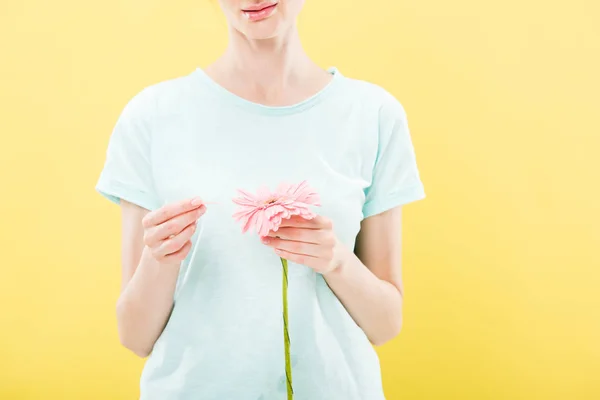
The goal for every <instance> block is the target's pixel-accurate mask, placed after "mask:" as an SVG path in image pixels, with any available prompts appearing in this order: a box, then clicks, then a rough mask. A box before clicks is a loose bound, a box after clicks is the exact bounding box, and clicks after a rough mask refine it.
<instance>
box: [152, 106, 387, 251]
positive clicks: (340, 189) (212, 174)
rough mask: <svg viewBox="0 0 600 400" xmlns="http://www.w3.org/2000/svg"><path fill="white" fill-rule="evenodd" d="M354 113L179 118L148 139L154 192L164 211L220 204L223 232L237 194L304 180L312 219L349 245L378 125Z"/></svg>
mask: <svg viewBox="0 0 600 400" xmlns="http://www.w3.org/2000/svg"><path fill="white" fill-rule="evenodd" d="M359 111H361V110H352V109H348V108H340V109H337V108H333V109H331V110H329V112H328V113H327V115H325V116H324V115H323V114H322V113H310V112H308V113H302V114H297V115H289V116H285V117H274V116H256V115H253V114H244V113H238V114H236V113H234V112H232V111H231V110H229V109H227V110H219V109H216V108H215V109H211V110H205V111H204V112H197V111H192V110H183V111H182V112H181V113H180V114H176V115H172V116H170V117H168V118H164V119H163V120H162V121H161V123H160V124H159V129H158V131H157V132H154V135H153V142H152V152H151V157H152V160H151V161H152V166H153V177H154V184H155V188H156V191H157V193H158V195H159V196H160V197H161V200H162V201H163V203H169V202H172V201H176V200H179V199H185V198H189V197H193V196H200V197H202V198H203V199H204V200H205V201H207V202H216V203H218V207H214V209H215V210H216V211H215V212H214V213H213V214H212V218H213V219H214V221H213V224H214V225H215V227H216V226H220V227H221V228H222V227H223V226H228V225H223V221H225V220H227V221H230V220H231V214H232V213H233V211H234V204H233V203H232V202H231V199H232V198H233V197H234V196H235V195H236V190H237V189H238V188H241V189H245V190H248V191H252V192H254V191H256V190H257V189H258V187H259V186H262V185H267V186H268V187H269V188H271V189H274V188H275V187H276V186H277V185H278V184H279V183H280V182H289V183H297V182H300V181H302V180H307V181H308V182H309V184H310V185H311V186H312V187H314V188H315V189H316V190H317V191H318V193H319V194H320V195H321V199H322V207H320V208H319V209H318V212H319V213H320V214H322V215H325V216H327V217H329V218H331V219H332V220H333V222H334V226H335V227H336V230H338V231H339V232H338V235H340V237H342V238H343V239H344V240H345V241H348V243H349V244H351V243H353V240H354V237H355V236H356V233H358V230H359V228H360V221H361V220H362V206H363V204H364V189H365V188H366V187H368V186H369V184H370V183H371V173H372V169H373V165H374V162H375V157H376V153H377V132H376V129H377V124H376V122H375V121H372V120H370V119H369V118H365V116H364V113H363V112H359ZM207 215H208V214H207ZM228 223H229V222H228Z"/></svg>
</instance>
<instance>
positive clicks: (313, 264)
mask: <svg viewBox="0 0 600 400" xmlns="http://www.w3.org/2000/svg"><path fill="white" fill-rule="evenodd" d="M275 254H277V255H278V256H279V257H281V258H284V259H286V260H288V261H290V262H293V263H294V264H300V265H306V266H307V267H310V268H317V267H318V266H319V259H318V258H316V257H312V256H308V255H305V254H296V253H292V252H289V251H285V250H280V249H275Z"/></svg>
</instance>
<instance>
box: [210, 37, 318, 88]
mask: <svg viewBox="0 0 600 400" xmlns="http://www.w3.org/2000/svg"><path fill="white" fill-rule="evenodd" d="M229 35H230V40H229V46H228V47H227V50H226V51H225V53H224V54H223V57H222V58H221V60H220V61H221V62H220V63H219V64H220V67H221V68H224V70H225V71H228V72H229V73H231V74H233V75H235V76H237V77H238V78H239V79H240V80H241V81H243V82H246V83H250V84H251V85H252V86H255V87H256V88H257V89H262V90H261V91H266V92H269V91H272V90H278V89H282V88H284V87H286V86H289V85H290V84H292V85H293V84H294V82H297V81H299V80H302V79H304V78H306V77H307V75H309V74H314V71H315V69H314V68H315V67H316V65H314V64H313V63H312V61H311V60H310V59H309V58H308V56H307V55H306V53H305V52H304V49H303V48H302V44H301V42H300V37H299V35H298V31H297V29H296V27H295V26H294V27H292V28H290V29H289V30H288V31H287V32H285V33H282V34H281V35H278V36H277V37H276V38H272V39H264V40H251V39H248V38H247V37H245V36H244V35H243V34H242V33H240V32H238V31H237V30H235V29H230V33H229ZM317 68H318V67H317Z"/></svg>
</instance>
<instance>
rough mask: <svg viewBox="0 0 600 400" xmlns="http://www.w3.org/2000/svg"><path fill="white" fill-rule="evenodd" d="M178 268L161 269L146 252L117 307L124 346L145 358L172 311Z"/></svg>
mask: <svg viewBox="0 0 600 400" xmlns="http://www.w3.org/2000/svg"><path fill="white" fill-rule="evenodd" d="M178 274H179V267H178V266H176V265H168V266H165V265H161V264H159V263H158V262H157V261H156V260H155V259H154V258H152V256H151V255H150V252H149V251H148V250H147V248H145V249H144V251H143V253H142V257H141V259H140V263H139V266H138V268H137V269H136V271H135V273H134V275H133V277H132V278H131V280H130V281H129V282H128V284H127V286H126V287H125V289H124V290H123V292H122V293H121V296H120V297H119V301H118V303H117V323H118V328H119V337H120V339H121V343H122V344H123V345H124V346H125V347H127V348H128V349H130V350H131V351H133V352H134V353H136V354H137V355H139V356H140V357H146V356H147V355H148V354H150V352H151V351H152V347H153V346H154V343H155V342H156V340H157V339H158V337H159V336H160V334H161V333H162V331H163V329H164V327H165V325H166V323H167V320H168V319H169V316H170V314H171V310H172V308H173V296H174V293H175V286H176V283H177V276H178Z"/></svg>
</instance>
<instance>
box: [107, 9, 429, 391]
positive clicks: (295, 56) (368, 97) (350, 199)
mask: <svg viewBox="0 0 600 400" xmlns="http://www.w3.org/2000/svg"><path fill="white" fill-rule="evenodd" d="M303 3H304V1H303V0H279V1H274V0H271V1H269V2H260V3H259V2H257V1H252V0H220V5H221V7H222V9H223V10H224V12H225V15H226V17H227V21H228V24H229V34H230V42H229V46H228V48H227V50H226V51H225V53H224V54H223V56H222V57H221V58H219V59H218V60H217V61H216V62H215V63H214V64H212V65H210V66H208V67H207V68H205V69H197V70H195V71H193V72H192V73H191V74H189V75H187V76H184V77H181V78H178V79H174V80H170V81H166V82H162V83H159V84H156V85H153V86H150V87H148V88H146V89H144V90H143V91H142V92H141V93H139V94H138V95H137V96H135V97H134V98H133V99H132V100H131V101H130V102H129V103H128V105H127V106H126V107H125V109H124V111H123V113H122V115H121V116H120V118H119V120H118V122H117V125H116V127H115V129H114V132H113V134H112V137H111V140H110V144H109V148H108V152H107V160H106V164H105V167H104V170H103V171H102V174H101V177H100V179H99V182H98V185H97V189H98V191H99V192H100V193H102V194H103V195H105V196H106V197H108V198H109V199H111V200H112V201H114V202H117V203H120V205H121V209H122V218H123V223H122V240H123V244H122V248H123V260H122V261H123V276H122V278H123V286H122V293H121V295H120V298H119V301H118V306H117V316H118V326H119V334H120V338H121V341H122V343H123V345H124V346H126V347H127V348H129V349H131V350H132V351H133V352H135V353H136V354H137V355H139V356H142V357H146V356H148V355H149V356H150V357H149V359H148V361H147V363H146V366H145V368H144V371H143V374H142V379H141V398H142V399H160V400H165V399H168V400H177V399H186V400H187V399H203V400H209V399H214V400H246V399H247V400H258V399H263V400H270V399H281V398H285V391H286V385H285V374H284V357H283V339H282V318H281V275H280V274H281V265H280V263H279V256H282V257H284V258H287V259H288V260H289V262H290V272H289V316H290V322H289V325H290V326H289V330H290V332H289V335H290V340H291V347H292V366H293V386H294V391H295V398H296V399H297V400H337V399H340V400H351V399H356V400H359V399H360V400H365V399H374V400H376V399H383V398H384V395H383V390H382V385H381V376H380V371H379V362H378V359H377V356H376V353H375V352H374V350H373V347H372V346H371V344H375V345H381V344H382V343H385V342H387V341H388V340H390V339H392V338H393V337H394V336H396V335H397V334H398V332H399V330H400V326H401V320H402V319H401V306H402V281H401V274H400V215H401V206H402V205H403V204H406V203H408V202H411V201H415V200H418V199H421V198H423V197H424V192H423V187H422V185H421V182H420V179H419V174H418V171H417V167H416V163H415V156H414V152H413V147H412V144H411V139H410V136H409V132H408V128H407V122H406V118H405V113H404V111H403V108H402V106H401V105H400V104H399V103H398V102H397V101H396V100H395V99H394V98H393V97H392V96H391V95H390V94H388V93H387V92H386V91H384V90H383V89H381V88H379V87H377V86H375V85H373V84H370V83H367V82H363V81H359V80H354V79H350V78H347V77H344V76H343V75H342V74H341V73H340V72H339V71H337V70H336V69H334V68H332V69H330V70H328V71H324V70H322V69H321V68H319V67H318V66H317V65H316V64H315V63H314V62H312V61H311V60H310V59H309V57H308V56H307V55H306V53H305V52H304V51H303V50H302V47H301V44H300V40H299V37H298V31H297V28H296V22H295V21H296V17H297V16H298V14H299V12H300V10H301V8H302V6H303ZM303 180H307V181H308V182H309V184H310V185H311V186H312V187H313V188H315V189H316V191H317V192H318V193H319V194H320V196H321V203H322V207H320V208H318V209H315V211H317V212H318V213H319V216H318V217H317V218H316V219H314V220H312V221H309V222H306V221H303V220H298V219H291V220H289V221H286V222H285V223H284V225H283V227H282V228H281V229H280V230H279V231H278V232H277V236H278V237H275V235H274V234H272V235H270V236H271V237H267V238H265V239H264V240H262V241H261V240H259V239H258V238H257V237H256V236H252V235H242V234H241V233H240V230H239V227H238V226H236V223H235V221H234V220H233V219H232V217H231V215H232V213H233V212H234V206H235V205H234V204H233V203H232V201H231V199H232V198H233V197H234V196H235V195H236V189H238V188H244V189H248V190H253V189H255V188H258V187H259V186H261V185H267V186H269V187H271V188H274V187H275V186H277V185H278V184H279V183H281V182H291V183H298V182H300V181H303ZM198 196H199V197H198ZM192 253H194V257H191V255H192ZM192 258H193V259H192ZM190 261H191V262H190Z"/></svg>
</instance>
